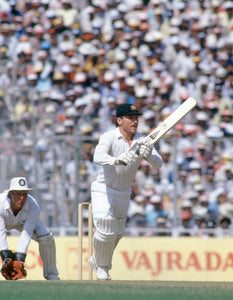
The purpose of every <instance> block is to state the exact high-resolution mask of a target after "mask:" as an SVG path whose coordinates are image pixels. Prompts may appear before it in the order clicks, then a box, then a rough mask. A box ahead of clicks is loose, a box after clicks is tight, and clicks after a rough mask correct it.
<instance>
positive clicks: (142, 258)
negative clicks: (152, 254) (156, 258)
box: [136, 252, 152, 269]
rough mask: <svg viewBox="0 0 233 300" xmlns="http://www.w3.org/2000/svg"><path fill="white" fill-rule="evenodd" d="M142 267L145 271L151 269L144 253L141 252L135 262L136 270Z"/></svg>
mask: <svg viewBox="0 0 233 300" xmlns="http://www.w3.org/2000/svg"><path fill="white" fill-rule="evenodd" d="M142 266H144V267H145V268H146V269H152V266H151V264H150V260H149V258H148V256H147V254H146V252H141V254H140V255H139V258H138V260H137V264H136V269H140V267H142Z"/></svg>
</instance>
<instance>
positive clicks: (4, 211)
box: [0, 190, 40, 253]
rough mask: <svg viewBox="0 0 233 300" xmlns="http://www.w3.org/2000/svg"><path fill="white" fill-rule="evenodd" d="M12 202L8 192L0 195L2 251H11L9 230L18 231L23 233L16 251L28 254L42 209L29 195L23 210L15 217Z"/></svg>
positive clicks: (0, 244) (0, 248)
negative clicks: (8, 236) (8, 239)
mask: <svg viewBox="0 0 233 300" xmlns="http://www.w3.org/2000/svg"><path fill="white" fill-rule="evenodd" d="M10 201H11V200H10V198H9V197H8V190H6V191H4V192H3V193H1V194H0V251H1V250H6V249H9V245H8V242H7V230H11V229H16V230H18V231H20V232H21V234H20V237H19V241H18V245H17V249H16V251H17V252H22V253H26V252H27V249H28V246H29V244H30V241H31V238H32V234H33V231H34V229H35V226H36V223H37V221H38V220H39V215H40V208H39V205H38V204H37V202H36V200H35V199H34V198H33V197H32V196H31V195H28V197H27V200H26V202H25V204H24V206H23V208H22V209H21V210H20V212H19V213H18V214H17V215H16V216H15V215H14V214H13V211H12V209H11V205H10Z"/></svg>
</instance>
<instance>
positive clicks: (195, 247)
mask: <svg viewBox="0 0 233 300" xmlns="http://www.w3.org/2000/svg"><path fill="white" fill-rule="evenodd" d="M17 242H18V237H12V236H10V237H8V243H9V245H10V249H12V250H14V249H16V246H17ZM232 244H233V241H232V239H231V238H224V239H217V238H208V239H202V238H189V237H186V238H167V237H163V238H161V237H158V238H157V237H140V238H134V237H125V238H123V239H122V240H121V241H120V243H119V244H118V247H117V249H116V251H115V253H114V257H113V266H112V270H111V271H110V275H111V277H112V279H113V280H161V281H167V280H169V281H232V271H233V247H232ZM56 249H57V267H58V269H59V275H60V278H61V279H62V280H78V238H77V237H76V236H75V237H56ZM87 260H88V239H87V237H84V241H83V279H85V280H86V279H88V269H89V267H88V263H87ZM25 265H26V269H27V271H28V276H27V279H26V280H30V279H31V280H43V279H44V278H43V275H42V274H43V269H42V261H41V258H40V256H39V250H38V244H37V243H36V242H35V241H31V243H30V246H29V249H28V253H27V258H26V264H25ZM94 278H95V276H94ZM1 280H4V278H3V277H1Z"/></svg>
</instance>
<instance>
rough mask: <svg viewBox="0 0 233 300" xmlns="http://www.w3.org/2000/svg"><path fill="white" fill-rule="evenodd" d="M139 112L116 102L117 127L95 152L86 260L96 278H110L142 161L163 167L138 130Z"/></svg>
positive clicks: (104, 138)
mask: <svg viewBox="0 0 233 300" xmlns="http://www.w3.org/2000/svg"><path fill="white" fill-rule="evenodd" d="M140 115H142V114H141V113H140V112H139V111H138V109H137V107H136V106H135V105H131V104H121V105H119V106H118V107H117V110H116V128H115V129H113V130H111V131H107V132H105V133H103V134H102V135H101V136H100V139H99V142H98V144H97V146H96V148H95V151H94V162H95V163H97V164H99V165H100V166H101V170H100V173H99V174H98V175H97V178H96V179H95V180H94V181H93V182H92V184H91V201H92V210H93V211H92V212H93V222H94V226H95V229H96V230H95V233H94V237H93V239H94V241H93V242H94V248H95V254H94V255H92V256H91V257H90V258H89V260H88V262H89V265H90V266H91V267H92V268H93V270H94V271H95V274H96V278H97V279H98V280H110V279H111V277H110V275H109V270H110V269H111V268H112V257H113V253H114V250H115V248H116V246H117V244H118V242H119V240H120V239H121V238H122V236H123V233H124V229H125V225H126V218H127V211H128V207H129V201H130V195H131V184H132V182H133V179H134V176H135V174H136V172H137V170H138V167H139V165H140V162H141V160H142V159H145V160H147V161H148V162H149V164H150V165H151V166H152V167H153V168H160V167H161V166H162V158H161V156H160V155H159V153H158V152H157V151H156V149H155V148H154V146H153V145H150V144H149V143H147V142H146V141H145V139H144V137H143V136H142V135H141V134H140V133H139V132H137V128H138V121H139V120H138V118H139V116H140ZM129 148H130V150H129ZM128 150H129V151H128Z"/></svg>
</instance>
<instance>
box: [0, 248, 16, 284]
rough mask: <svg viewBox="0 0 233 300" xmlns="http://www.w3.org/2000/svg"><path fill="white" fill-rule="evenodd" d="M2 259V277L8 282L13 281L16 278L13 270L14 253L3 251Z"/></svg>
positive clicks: (0, 253)
mask: <svg viewBox="0 0 233 300" xmlns="http://www.w3.org/2000/svg"><path fill="white" fill-rule="evenodd" d="M0 255H1V258H2V268H1V273H2V276H3V277H5V279H7V280H12V277H13V276H15V271H14V270H13V253H12V251H11V250H2V251H1V252H0Z"/></svg>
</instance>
